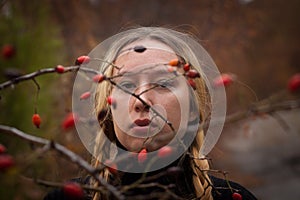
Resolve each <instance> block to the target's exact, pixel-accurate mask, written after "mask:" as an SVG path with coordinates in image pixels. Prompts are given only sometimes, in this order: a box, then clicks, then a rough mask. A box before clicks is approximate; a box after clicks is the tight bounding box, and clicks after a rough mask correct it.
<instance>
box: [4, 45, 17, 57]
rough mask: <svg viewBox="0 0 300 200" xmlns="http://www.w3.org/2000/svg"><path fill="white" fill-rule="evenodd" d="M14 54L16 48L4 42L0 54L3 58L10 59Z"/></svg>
mask: <svg viewBox="0 0 300 200" xmlns="http://www.w3.org/2000/svg"><path fill="white" fill-rule="evenodd" d="M15 54H16V49H15V47H14V46H13V45H10V44H6V45H4V46H3V47H2V56H3V57H4V58H5V59H10V58H12V57H13V56H14V55H15Z"/></svg>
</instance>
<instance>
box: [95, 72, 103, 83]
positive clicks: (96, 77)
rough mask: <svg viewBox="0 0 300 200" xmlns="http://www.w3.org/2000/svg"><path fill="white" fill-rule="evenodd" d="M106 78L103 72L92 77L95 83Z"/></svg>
mask: <svg viewBox="0 0 300 200" xmlns="http://www.w3.org/2000/svg"><path fill="white" fill-rule="evenodd" d="M105 79H106V76H105V75H103V74H97V75H95V76H94V77H93V81H94V82H95V83H101V82H102V81H104V80H105Z"/></svg>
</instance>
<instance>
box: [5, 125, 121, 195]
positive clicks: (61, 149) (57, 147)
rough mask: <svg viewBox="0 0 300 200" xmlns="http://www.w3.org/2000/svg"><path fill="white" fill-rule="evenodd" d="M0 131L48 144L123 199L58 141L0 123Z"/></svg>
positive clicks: (90, 167)
mask: <svg viewBox="0 0 300 200" xmlns="http://www.w3.org/2000/svg"><path fill="white" fill-rule="evenodd" d="M0 131H1V132H2V133H7V134H11V135H14V136H17V137H19V138H21V139H23V140H26V141H28V142H31V143H35V144H39V145H47V144H50V147H51V149H54V150H55V151H57V152H59V153H61V154H62V155H63V156H65V157H66V158H68V159H69V160H71V161H72V162H73V163H75V164H77V165H78V166H80V167H81V168H83V169H84V170H86V171H87V172H88V173H89V174H90V175H91V176H92V177H93V178H94V179H95V180H96V181H98V182H99V183H100V185H102V186H103V187H104V188H106V189H107V190H108V191H110V192H111V193H112V194H113V195H114V196H115V197H116V198H117V199H120V200H122V199H124V196H123V195H122V194H121V193H120V192H119V191H118V190H117V189H116V188H115V187H114V186H112V185H110V184H108V183H107V182H106V181H105V180H103V179H102V178H100V177H99V176H98V173H97V172H98V170H97V169H95V168H94V167H92V166H91V165H90V164H89V163H88V162H86V161H85V160H83V159H82V158H81V157H79V156H78V155H77V154H75V153H74V152H72V151H70V150H68V149H67V148H66V147H64V146H62V145H60V144H58V143H55V142H53V141H50V140H47V139H43V138H40V137H36V136H32V135H29V134H27V133H24V132H22V131H20V130H18V129H16V128H14V127H10V126H4V125H0Z"/></svg>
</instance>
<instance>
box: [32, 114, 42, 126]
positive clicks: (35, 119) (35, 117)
mask: <svg viewBox="0 0 300 200" xmlns="http://www.w3.org/2000/svg"><path fill="white" fill-rule="evenodd" d="M32 123H33V124H34V125H35V126H36V127H37V128H40V125H41V123H42V120H41V117H40V115H39V114H33V115H32Z"/></svg>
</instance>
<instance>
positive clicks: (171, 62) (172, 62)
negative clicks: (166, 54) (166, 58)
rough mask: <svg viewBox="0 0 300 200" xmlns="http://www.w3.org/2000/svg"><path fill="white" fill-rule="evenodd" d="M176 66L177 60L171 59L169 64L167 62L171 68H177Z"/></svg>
mask: <svg viewBox="0 0 300 200" xmlns="http://www.w3.org/2000/svg"><path fill="white" fill-rule="evenodd" d="M178 64H179V60H178V59H173V60H170V62H169V65H170V66H173V67H175V66H178Z"/></svg>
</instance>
